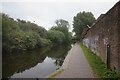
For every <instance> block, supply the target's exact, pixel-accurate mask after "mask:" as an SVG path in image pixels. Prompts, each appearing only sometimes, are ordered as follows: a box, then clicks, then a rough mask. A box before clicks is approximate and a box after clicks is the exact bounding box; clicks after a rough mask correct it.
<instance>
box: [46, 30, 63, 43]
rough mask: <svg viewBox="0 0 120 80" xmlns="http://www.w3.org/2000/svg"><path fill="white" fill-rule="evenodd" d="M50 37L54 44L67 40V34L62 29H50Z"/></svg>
mask: <svg viewBox="0 0 120 80" xmlns="http://www.w3.org/2000/svg"><path fill="white" fill-rule="evenodd" d="M48 39H50V40H51V41H52V43H53V44H54V45H56V44H62V43H63V42H64V40H65V35H64V33H63V32H61V31H57V30H49V31H48Z"/></svg>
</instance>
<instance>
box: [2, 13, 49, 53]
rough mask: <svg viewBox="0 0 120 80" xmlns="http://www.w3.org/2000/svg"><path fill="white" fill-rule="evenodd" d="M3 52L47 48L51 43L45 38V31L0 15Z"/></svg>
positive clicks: (22, 21)
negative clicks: (0, 19)
mask: <svg viewBox="0 0 120 80" xmlns="http://www.w3.org/2000/svg"><path fill="white" fill-rule="evenodd" d="M2 30H3V35H2V39H3V47H2V48H3V51H6V52H12V51H15V50H16V51H18V50H32V49H34V48H37V47H42V46H47V45H49V44H50V43H51V42H50V40H48V39H46V38H47V30H45V29H44V28H42V27H40V26H38V25H36V24H34V23H31V22H29V21H28V22H26V21H24V20H20V19H17V21H15V20H14V19H13V18H10V17H9V16H7V15H5V14H2Z"/></svg>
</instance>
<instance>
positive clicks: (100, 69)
mask: <svg viewBox="0 0 120 80" xmlns="http://www.w3.org/2000/svg"><path fill="white" fill-rule="evenodd" d="M80 46H81V48H82V49H83V52H84V54H85V56H86V58H87V59H88V61H89V64H90V65H91V67H92V69H93V71H94V74H97V76H99V77H100V78H120V75H119V74H117V73H116V72H115V71H113V70H111V69H107V68H106V66H105V64H104V63H103V61H102V60H101V58H100V57H98V56H96V55H95V54H94V53H93V52H91V51H90V49H88V48H87V47H85V46H84V45H82V44H81V45H80Z"/></svg>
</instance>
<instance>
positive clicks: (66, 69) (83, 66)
mask: <svg viewBox="0 0 120 80" xmlns="http://www.w3.org/2000/svg"><path fill="white" fill-rule="evenodd" d="M49 78H94V75H93V72H92V69H91V67H90V65H89V64H88V61H87V60H86V58H85V56H84V54H83V51H82V49H81V48H80V45H79V43H76V44H75V45H74V46H73V47H72V48H71V50H70V51H69V52H68V55H67V56H66V58H65V60H64V63H63V65H62V67H61V68H60V69H59V70H57V71H56V72H54V73H53V74H51V75H50V76H49Z"/></svg>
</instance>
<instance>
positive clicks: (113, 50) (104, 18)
mask: <svg viewBox="0 0 120 80" xmlns="http://www.w3.org/2000/svg"><path fill="white" fill-rule="evenodd" d="M83 43H84V44H85V45H86V46H87V47H88V48H90V49H91V50H92V51H93V52H95V53H96V54H97V55H98V56H100V57H101V58H102V60H103V61H104V63H106V60H107V53H106V52H107V44H109V45H110V68H112V69H115V70H116V71H117V72H120V1H119V2H118V3H116V4H115V5H114V6H113V7H112V8H111V9H110V10H109V11H108V12H107V13H106V14H104V15H101V16H100V17H99V18H98V19H97V21H96V22H95V23H94V24H93V25H92V26H91V28H89V30H87V32H86V34H85V35H84V39H83Z"/></svg>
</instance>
